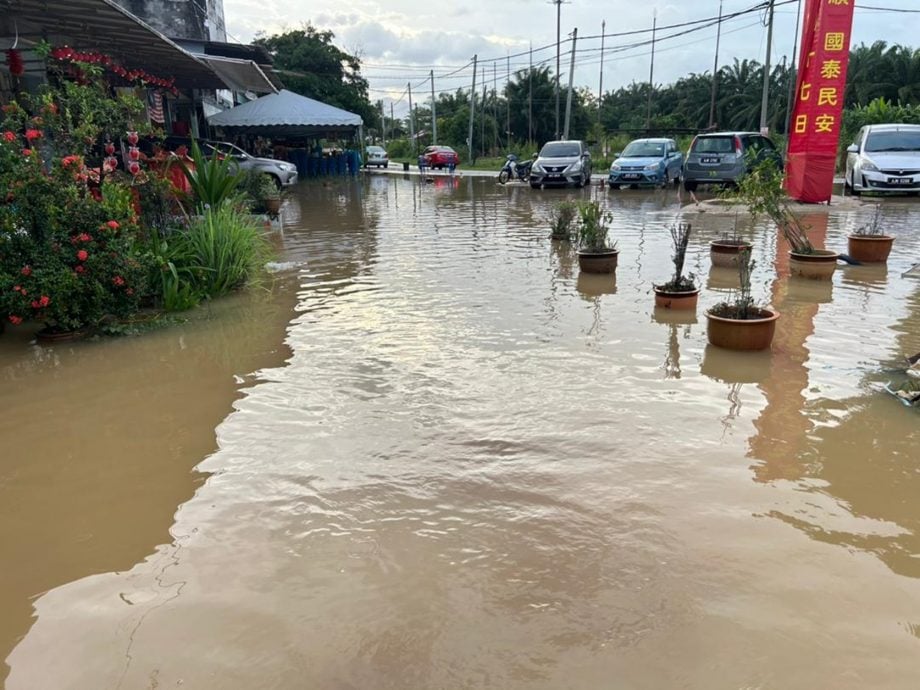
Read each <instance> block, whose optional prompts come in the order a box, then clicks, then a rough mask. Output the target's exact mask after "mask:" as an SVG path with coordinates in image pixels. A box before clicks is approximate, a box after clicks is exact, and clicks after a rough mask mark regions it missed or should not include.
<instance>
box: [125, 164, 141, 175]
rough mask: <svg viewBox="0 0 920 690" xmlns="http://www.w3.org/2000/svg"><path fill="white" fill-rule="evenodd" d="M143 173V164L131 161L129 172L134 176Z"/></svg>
mask: <svg viewBox="0 0 920 690" xmlns="http://www.w3.org/2000/svg"><path fill="white" fill-rule="evenodd" d="M140 171H141V164H140V163H138V162H137V161H131V162H130V163H128V172H129V173H131V174H132V175H137V174H138V173H139V172H140Z"/></svg>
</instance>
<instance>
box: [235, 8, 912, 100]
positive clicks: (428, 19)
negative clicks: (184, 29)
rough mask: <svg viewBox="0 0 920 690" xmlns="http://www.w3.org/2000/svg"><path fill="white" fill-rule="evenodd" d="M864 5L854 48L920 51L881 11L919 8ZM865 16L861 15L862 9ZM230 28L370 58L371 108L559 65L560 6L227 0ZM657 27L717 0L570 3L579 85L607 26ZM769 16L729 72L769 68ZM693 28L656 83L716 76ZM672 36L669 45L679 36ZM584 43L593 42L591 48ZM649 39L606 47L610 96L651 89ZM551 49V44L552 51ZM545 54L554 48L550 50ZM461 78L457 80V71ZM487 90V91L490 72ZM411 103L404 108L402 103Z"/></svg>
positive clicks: (899, 23) (779, 37)
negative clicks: (329, 38) (412, 94)
mask: <svg viewBox="0 0 920 690" xmlns="http://www.w3.org/2000/svg"><path fill="white" fill-rule="evenodd" d="M783 1H784V0H776V2H777V4H778V5H780V6H779V7H777V9H776V19H775V29H774V46H773V60H774V61H776V62H780V61H782V59H783V56H788V59H791V55H792V50H793V36H794V33H795V31H794V29H795V23H796V3H795V2H792V3H786V4H782V5H781V3H783ZM854 1H857V2H858V4H857V12H856V20H855V22H854V30H853V44H854V45H855V44H857V43H859V42H866V43H871V42H873V41H876V40H886V41H888V42H889V43H902V44H906V45H913V46H917V45H920V39H918V38H917V35H918V34H917V32H916V27H917V26H920V14H898V13H892V12H881V11H878V10H874V9H869V8H870V7H885V8H902V9H913V10H916V9H918V3H917V0H854ZM761 2H762V0H724V2H723V6H724V9H723V12H724V14H726V15H728V14H731V13H734V12H739V11H742V10H746V9H749V8H752V7H755V6H757V5H758V4H760V3H761ZM860 7H862V9H860ZM224 11H225V14H226V23H227V29H228V31H229V32H230V33H231V34H232V35H233V37H234V38H235V39H237V40H239V41H243V42H246V41H249V40H251V39H252V38H253V37H254V36H255V35H256V34H257V33H258V32H266V33H274V32H278V31H282V30H284V29H292V28H297V27H299V26H300V25H302V24H304V23H307V22H310V23H312V24H313V25H314V26H316V27H317V28H321V29H330V30H332V31H333V32H334V33H335V36H336V43H337V45H339V46H340V47H342V48H343V49H345V50H347V51H348V52H351V53H357V54H358V55H360V57H361V59H362V62H363V65H364V67H363V73H364V74H365V76H366V77H367V78H368V80H369V82H370V86H371V98H372V100H378V99H384V100H388V99H389V98H392V99H394V100H395V99H399V98H400V96H401V94H402V93H403V92H404V91H405V89H406V84H407V82H409V81H411V82H412V84H413V89H416V86H417V85H418V89H419V90H424V91H427V92H428V93H429V94H430V88H431V87H430V84H427V83H426V84H425V85H424V86H421V82H422V81H423V80H424V79H425V78H426V77H427V76H428V72H429V70H431V69H433V70H434V72H435V86H436V89H437V90H438V91H442V90H446V91H454V90H456V89H457V88H460V87H469V83H470V78H471V76H472V69H471V68H469V67H467V68H465V69H461V68H463V67H464V65H467V63H468V62H469V60H470V59H471V58H472V56H473V55H474V54H478V56H479V59H480V60H485V76H486V77H487V79H488V80H489V83H490V85H491V82H492V81H493V80H494V79H497V81H498V85H499V88H501V84H502V82H503V81H504V79H505V78H506V75H507V67H508V60H507V59H506V56H508V55H512V56H513V55H515V54H520V53H524V55H519V56H517V57H512V58H510V62H511V70H512V72H513V71H514V70H515V69H520V68H526V66H527V61H528V57H527V55H526V53H527V51H528V50H529V47H530V46H531V45H532V46H533V48H534V62H535V63H538V62H542V61H548V62H547V64H549V65H550V66H552V67H555V55H556V50H555V41H556V7H555V6H554V5H553V4H552V3H551V2H549V0H490V1H486V0H462V1H458V0H446V1H445V0H381V1H378V0H349V2H341V0H339V1H333V0H224ZM653 13H655V14H657V22H658V26H674V25H678V24H681V23H683V22H692V21H695V20H700V19H706V18H708V17H715V16H717V15H718V13H719V2H718V0H698V1H696V2H686V1H683V2H669V1H666V0H648V1H647V2H643V1H642V0H606V2H598V1H596V0H571V1H570V2H566V3H565V4H563V5H562V6H561V33H562V36H563V42H564V47H563V48H562V52H563V54H565V53H567V52H568V50H569V47H568V46H569V45H570V39H566V38H565V37H566V35H567V34H569V33H570V32H571V31H572V29H573V28H576V27H577V29H578V35H579V44H578V51H577V53H576V56H577V57H576V69H575V82H576V84H578V85H581V86H588V87H590V88H591V89H592V90H594V91H596V90H597V88H598V80H599V71H600V50H599V49H600V35H601V22H602V21H604V20H606V31H605V33H606V34H611V33H621V32H628V31H636V30H642V29H649V28H650V27H651V25H652V15H653ZM763 19H764V16H763V13H762V12H757V13H752V14H747V15H745V16H742V17H738V18H736V19H732V20H730V21H726V22H725V23H724V24H723V26H722V43H721V46H722V47H721V50H720V55H721V58H720V64H721V63H724V62H730V61H731V60H732V58H734V57H738V58H749V59H757V60H763V57H764V52H765V49H766V28H765V26H764V23H763ZM688 28H693V27H685V28H674V29H667V28H665V29H662V30H661V31H659V32H658V38H660V39H663V40H661V41H660V42H659V43H657V47H656V53H655V82H656V83H659V84H660V83H667V82H671V81H673V80H675V79H677V78H678V77H680V76H683V75H685V74H687V73H688V72H703V71H706V70H711V69H712V64H713V57H714V47H715V36H716V28H715V27H714V26H713V27H708V28H703V29H700V30H698V31H694V32H692V33H688V34H686V35H683V36H673V35H674V34H676V33H678V32H681V31H686V30H687V29H688ZM669 36H670V38H668V37H669ZM582 37H584V40H581V39H582ZM649 38H650V34H639V35H634V36H621V37H608V38H607V39H606V41H605V45H606V50H605V59H604V67H603V69H604V90H605V91H606V90H608V89H609V88H615V87H618V86H622V85H624V84H628V83H629V82H631V81H645V80H647V79H648V73H649V47H648V46H642V45H640V46H633V47H630V45H631V44H634V43H637V42H643V41H647V40H648V39H649ZM547 46H550V47H548V48H547ZM540 48H544V49H543V50H539V49H540ZM562 62H563V65H562V67H563V68H562V74H563V79H564V80H565V79H566V78H567V75H568V60H567V56H566V55H563V61H562ZM454 70H459V71H458V72H457V74H454V75H451V76H447V75H448V74H449V73H450V72H451V71H454ZM478 80H479V84H481V83H482V71H480V76H479V79H478ZM404 104H405V103H404V102H403V105H404Z"/></svg>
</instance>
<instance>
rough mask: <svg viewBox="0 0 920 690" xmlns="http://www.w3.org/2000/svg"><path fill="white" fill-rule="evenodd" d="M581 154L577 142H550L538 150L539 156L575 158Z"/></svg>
mask: <svg viewBox="0 0 920 690" xmlns="http://www.w3.org/2000/svg"><path fill="white" fill-rule="evenodd" d="M579 155H581V149H580V148H579V146H578V144H567V143H563V142H559V141H554V142H550V143H549V144H546V145H545V146H544V147H543V148H542V149H541V150H540V158H575V157H577V156H579Z"/></svg>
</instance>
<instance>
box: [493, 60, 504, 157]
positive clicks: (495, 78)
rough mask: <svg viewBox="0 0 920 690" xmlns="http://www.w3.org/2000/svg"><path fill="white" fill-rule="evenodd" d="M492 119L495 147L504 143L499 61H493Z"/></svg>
mask: <svg viewBox="0 0 920 690" xmlns="http://www.w3.org/2000/svg"><path fill="white" fill-rule="evenodd" d="M492 119H493V120H494V121H495V138H494V139H493V140H492V142H493V143H492V145H493V147H494V148H496V149H497V148H499V147H500V146H501V145H502V140H501V137H500V136H498V63H497V62H493V63H492Z"/></svg>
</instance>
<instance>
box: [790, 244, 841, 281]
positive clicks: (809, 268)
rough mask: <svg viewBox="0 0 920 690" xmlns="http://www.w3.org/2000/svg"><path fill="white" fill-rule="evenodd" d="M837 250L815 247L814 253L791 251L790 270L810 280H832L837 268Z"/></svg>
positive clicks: (793, 273) (795, 274)
mask: <svg viewBox="0 0 920 690" xmlns="http://www.w3.org/2000/svg"><path fill="white" fill-rule="evenodd" d="M838 256H839V255H838V254H837V252H832V251H829V250H827V249H815V251H814V253H812V254H799V253H797V252H789V272H790V273H792V275H794V276H798V277H799V278H808V279H809V280H830V279H831V278H832V277H833V275H834V271H835V270H836V269H837V257H838Z"/></svg>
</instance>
